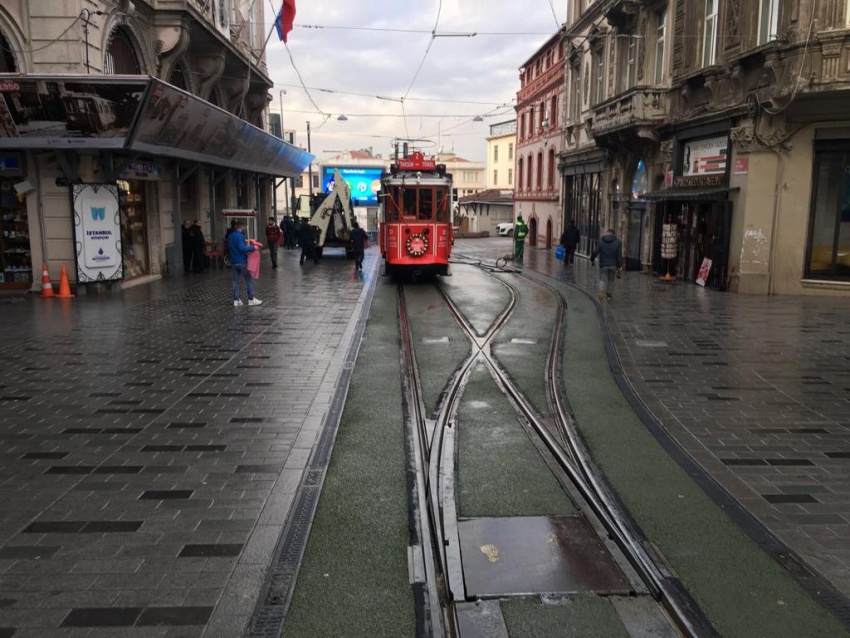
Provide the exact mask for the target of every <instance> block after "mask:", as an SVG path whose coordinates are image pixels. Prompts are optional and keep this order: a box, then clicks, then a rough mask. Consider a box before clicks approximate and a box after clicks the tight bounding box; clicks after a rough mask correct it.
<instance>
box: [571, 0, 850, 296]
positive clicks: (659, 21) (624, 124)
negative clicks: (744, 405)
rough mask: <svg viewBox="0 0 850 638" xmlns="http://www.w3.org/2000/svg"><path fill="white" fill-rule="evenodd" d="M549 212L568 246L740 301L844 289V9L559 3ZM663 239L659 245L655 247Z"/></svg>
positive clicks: (847, 270) (848, 167) (824, 0)
mask: <svg viewBox="0 0 850 638" xmlns="http://www.w3.org/2000/svg"><path fill="white" fill-rule="evenodd" d="M568 25H569V27H568V32H569V34H570V36H569V37H568V38H566V56H567V62H566V64H567V76H568V77H567V84H568V94H569V97H570V100H569V105H568V110H567V114H566V121H565V127H564V128H565V144H564V152H563V153H562V154H561V156H560V168H561V173H562V175H563V178H564V190H565V205H564V216H565V217H566V218H574V219H576V220H578V221H579V227H580V229H581V231H582V234H583V235H584V239H583V244H582V249H581V250H582V252H585V253H586V252H588V251H589V250H591V249H592V247H593V244H594V241H595V240H596V238H597V237H598V236H599V233H600V232H602V230H604V228H606V227H613V228H615V230H616V231H617V232H618V235H620V236H621V237H622V239H623V241H624V246H625V252H626V255H627V262H628V265H629V266H630V267H632V268H642V269H643V270H645V271H647V272H653V273H656V274H666V273H667V271H668V269H669V270H670V271H671V273H672V274H674V275H676V276H677V277H679V278H680V279H684V280H686V281H698V283H704V284H705V285H708V286H711V287H715V288H718V289H722V290H731V291H737V292H742V293H751V294H838V295H842V294H850V108H848V107H850V93H848V89H850V84H848V81H850V63H848V60H850V48H849V47H848V45H850V30H848V28H849V27H850V4H848V3H847V2H846V0H819V1H818V2H813V1H812V0H800V1H799V2H780V1H779V0H752V1H751V2H743V1H742V0H670V1H669V2H667V1H663V0H597V1H595V2H589V1H587V0H585V1H583V2H575V3H572V4H571V9H570V14H569V16H568ZM664 238H666V243H665V245H664V246H663V247H662V239H664Z"/></svg>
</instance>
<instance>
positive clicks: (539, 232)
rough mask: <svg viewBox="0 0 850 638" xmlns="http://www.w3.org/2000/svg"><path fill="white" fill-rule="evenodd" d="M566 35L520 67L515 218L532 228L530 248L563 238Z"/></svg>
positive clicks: (557, 36) (556, 37) (557, 37)
mask: <svg viewBox="0 0 850 638" xmlns="http://www.w3.org/2000/svg"><path fill="white" fill-rule="evenodd" d="M565 33H566V31H565V30H564V29H563V28H562V29H560V30H559V31H558V32H557V33H556V34H555V35H553V36H552V37H551V38H549V40H547V41H546V42H545V43H544V44H543V46H541V47H540V48H539V49H538V50H537V51H535V52H534V54H533V55H532V56H531V57H530V58H529V59H528V60H526V61H525V63H524V64H523V65H522V66H521V67H520V74H519V78H520V89H519V91H518V92H517V106H516V114H517V127H516V169H515V177H516V184H515V185H514V214H515V216H516V215H522V216H523V218H524V219H525V220H526V222H527V223H528V227H529V237H528V243H529V244H530V245H531V246H536V245H540V244H542V245H544V246H546V247H547V248H549V247H552V246H553V245H554V244H555V243H557V240H558V238H559V237H560V234H561V220H562V211H561V203H560V202H561V180H560V176H559V174H558V170H557V165H558V161H557V157H558V154H559V153H560V152H561V145H562V143H563V139H564V134H563V129H562V123H563V121H564V115H563V107H564V51H565V46H566V42H567V40H566V38H565Z"/></svg>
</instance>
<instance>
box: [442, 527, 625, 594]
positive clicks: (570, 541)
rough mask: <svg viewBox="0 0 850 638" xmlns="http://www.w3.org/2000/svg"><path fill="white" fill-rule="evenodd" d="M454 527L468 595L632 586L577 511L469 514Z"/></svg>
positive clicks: (618, 590) (614, 590)
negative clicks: (498, 515)
mask: <svg viewBox="0 0 850 638" xmlns="http://www.w3.org/2000/svg"><path fill="white" fill-rule="evenodd" d="M458 528H459V535H460V549H461V563H462V565H463V577H464V581H465V583H466V594H467V597H469V598H472V597H475V596H504V595H509V594H536V593H543V592H558V593H575V592H606V593H622V594H626V593H628V592H629V591H630V589H631V588H630V587H629V583H628V581H627V580H626V578H625V576H623V574H622V572H621V571H620V568H619V567H617V565H616V564H615V563H614V561H613V560H612V559H611V556H610V555H609V554H608V551H607V550H606V549H605V546H604V545H603V544H602V543H601V542H600V540H599V539H598V538H597V537H596V534H595V533H594V531H593V529H592V528H591V527H590V525H588V524H587V521H585V520H584V518H582V517H580V516H518V517H511V518H472V519H467V520H461V521H458Z"/></svg>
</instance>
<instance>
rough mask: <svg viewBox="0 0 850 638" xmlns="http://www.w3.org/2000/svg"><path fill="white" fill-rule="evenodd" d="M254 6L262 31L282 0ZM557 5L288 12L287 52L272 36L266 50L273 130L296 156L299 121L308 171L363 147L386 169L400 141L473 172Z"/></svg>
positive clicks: (327, 1) (509, 114)
mask: <svg viewBox="0 0 850 638" xmlns="http://www.w3.org/2000/svg"><path fill="white" fill-rule="evenodd" d="M263 1H264V2H265V7H264V8H265V13H266V21H267V22H268V25H269V26H270V25H271V23H272V21H273V16H274V12H276V11H277V9H278V8H279V7H280V4H281V0H263ZM567 1H568V0H522V1H517V0H420V1H418V2H416V1H413V0H348V1H340V0H296V8H297V13H296V17H295V27H294V29H293V30H292V31H291V32H290V33H289V36H288V47H289V50H288V51H287V49H286V47H285V46H284V44H283V43H282V42H279V41H278V38H277V35H276V34H273V35H272V37H271V39H270V40H269V44H268V48H267V50H266V59H267V63H268V67H269V75H270V76H271V79H272V80H274V83H275V86H274V89H273V90H272V96H273V97H274V100H273V102H272V104H271V105H270V109H271V110H272V111H273V112H276V111H279V110H280V91H281V90H285V91H286V94H285V95H283V123H284V127H285V128H286V129H287V130H295V141H296V144H298V145H299V146H304V147H306V145H307V141H306V140H307V136H306V130H307V122H308V121H309V122H310V127H311V148H312V151H313V153H314V154H315V155H316V156H317V157H318V158H319V160H322V159H324V158H326V157H328V156H331V155H335V154H336V152H337V151H343V150H356V149H361V148H369V147H372V149H373V150H374V152H375V153H380V154H381V155H383V156H384V157H387V156H389V154H390V153H391V142H392V140H393V139H395V138H399V139H402V138H408V139H419V140H424V141H420V142H415V143H414V144H415V145H416V146H419V147H422V149H423V150H424V151H425V152H426V153H434V152H435V151H436V149H437V145H438V142H439V145H440V146H441V147H442V148H443V149H444V150H445V151H451V150H454V152H456V153H457V154H458V155H460V156H462V157H465V158H467V159H470V160H477V161H483V160H484V156H485V153H486V143H485V140H484V138H485V137H486V136H487V134H488V132H489V126H490V125H492V124H497V123H499V122H503V121H506V120H511V119H513V118H514V111H513V108H512V106H513V104H514V103H515V102H514V101H515V96H516V91H517V90H518V88H519V79H518V68H519V67H520V65H521V64H522V63H523V62H525V61H526V60H527V59H528V58H529V57H530V56H531V55H532V54H533V53H534V51H535V50H537V48H538V47H539V46H540V45H541V44H543V43H544V42H546V40H547V39H548V38H549V37H551V36H552V35H553V34H554V33H555V32H556V31H557V29H558V24H559V23H563V22H564V21H565V20H566V7H567ZM272 7H274V8H272ZM435 25H436V33H437V36H438V37H436V38H432V36H431V32H432V31H433V30H434V28H435ZM267 29H268V26H267ZM472 33H475V34H477V35H475V36H472V37H469V34H472ZM457 34H460V35H457ZM429 44H430V49H429ZM426 50H428V53H427V55H426ZM290 55H291V59H290ZM293 62H294V65H293ZM420 65H421V67H420ZM299 74H300V79H299ZM302 81H303V86H306V87H307V89H308V91H305V90H304V88H302ZM375 96H381V98H389V99H378V98H377V97H375ZM405 96H406V97H405ZM403 97H404V98H405V99H404V102H403V103H402V102H401V100H400V99H401V98H403ZM319 111H321V113H320V112H319ZM326 115H330V117H326ZM340 115H345V116H346V117H347V118H348V120H347V121H345V122H341V121H338V120H337V118H338V117H339V116H340ZM403 115H404V117H403ZM476 116H481V117H483V118H484V121H483V122H472V119H473V118H474V117H476Z"/></svg>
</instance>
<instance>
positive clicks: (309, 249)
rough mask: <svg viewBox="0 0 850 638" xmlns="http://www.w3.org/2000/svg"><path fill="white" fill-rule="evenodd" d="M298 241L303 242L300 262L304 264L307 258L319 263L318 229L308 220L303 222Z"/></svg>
mask: <svg viewBox="0 0 850 638" xmlns="http://www.w3.org/2000/svg"><path fill="white" fill-rule="evenodd" d="M298 241H299V242H300V243H301V259H300V260H299V261H298V263H299V264H301V265H302V266H303V265H304V261H305V260H307V259H312V260H313V263H314V264H316V265H318V264H319V257H318V255H316V231H315V229H314V228H313V227H312V226H311V225H310V224H309V222H308V221H302V222H301V231H300V233H299V235H298Z"/></svg>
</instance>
